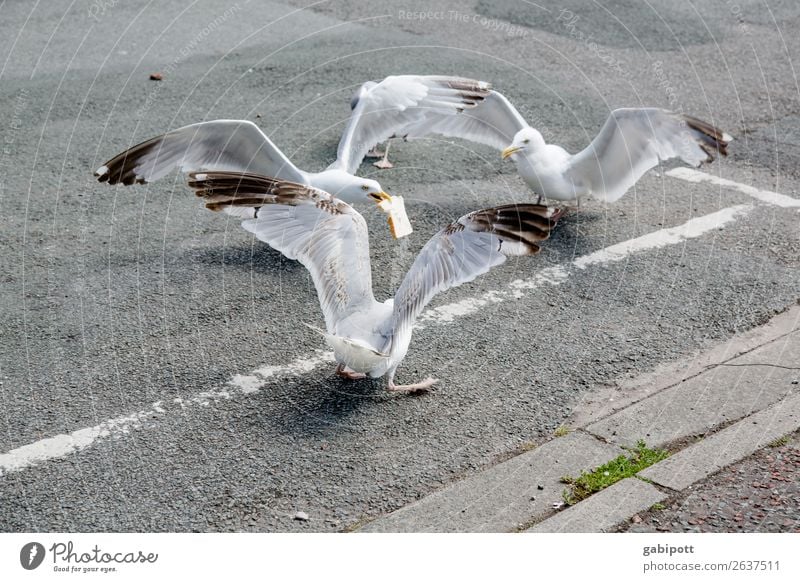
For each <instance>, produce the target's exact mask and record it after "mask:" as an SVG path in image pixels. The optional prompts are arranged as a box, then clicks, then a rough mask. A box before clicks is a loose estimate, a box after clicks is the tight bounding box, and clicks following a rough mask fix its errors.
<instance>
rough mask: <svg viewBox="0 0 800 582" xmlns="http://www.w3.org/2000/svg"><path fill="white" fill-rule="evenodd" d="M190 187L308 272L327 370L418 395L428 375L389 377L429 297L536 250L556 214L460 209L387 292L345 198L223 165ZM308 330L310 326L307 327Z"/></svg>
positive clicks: (540, 209)
mask: <svg viewBox="0 0 800 582" xmlns="http://www.w3.org/2000/svg"><path fill="white" fill-rule="evenodd" d="M189 186H190V187H191V188H193V189H195V191H196V193H197V195H198V196H201V197H203V198H204V199H205V202H206V206H207V207H208V208H210V209H211V210H217V211H223V212H227V213H230V214H233V215H235V216H238V217H240V218H243V219H244V221H243V222H242V226H243V227H244V228H245V229H247V230H248V231H250V232H252V233H253V234H254V235H255V236H256V238H258V239H259V240H262V241H264V242H266V243H267V244H269V245H270V246H271V247H272V248H274V249H276V250H278V251H280V252H281V253H283V254H284V255H285V256H286V257H288V258H289V259H294V260H297V261H299V262H300V263H301V264H302V265H303V266H305V267H306V269H308V271H309V273H310V274H311V278H312V280H313V282H314V286H315V287H316V290H317V296H318V298H319V303H320V306H321V308H322V314H323V316H324V318H325V330H317V331H319V332H320V333H321V334H322V335H323V336H324V338H325V341H326V342H327V344H328V345H329V346H330V347H331V348H332V349H333V352H334V355H335V359H336V362H337V368H336V373H337V374H338V375H340V376H342V377H344V378H348V379H351V380H355V379H359V378H364V377H367V376H368V377H370V378H380V377H382V376H384V375H388V389H389V390H390V391H392V392H406V393H411V392H421V391H426V390H429V389H430V388H431V386H433V385H434V384H435V383H436V382H437V380H435V379H433V378H426V379H424V380H422V381H420V382H416V383H413V384H407V385H398V384H395V383H394V377H395V372H396V370H397V367H398V366H399V365H400V363H401V362H402V361H403V358H405V356H406V352H408V348H409V345H410V343H411V332H412V326H413V324H414V321H415V320H416V318H417V316H418V315H419V314H420V313H421V312H422V310H423V309H424V308H425V306H426V305H427V304H428V302H430V301H431V299H432V298H433V297H434V296H435V295H436V294H437V293H441V292H443V291H446V290H447V289H450V288H451V287H455V286H457V285H461V284H462V283H467V282H469V281H472V280H473V279H475V278H476V277H478V276H479V275H481V274H483V273H486V272H488V271H489V270H490V269H491V268H492V267H495V266H497V265H500V264H502V263H504V262H505V260H506V257H509V256H521V255H531V254H535V253H537V252H539V243H540V242H541V241H543V240H545V239H547V238H548V237H549V236H550V231H551V229H552V228H553V226H554V225H555V224H556V222H557V220H558V219H559V218H560V216H561V213H560V212H557V211H556V212H554V211H553V210H552V209H549V208H547V207H546V206H541V205H537V204H509V205H506V206H498V207H495V208H487V209H485V210H478V211H476V212H471V213H469V214H467V215H465V216H462V217H461V218H459V219H458V220H456V221H455V222H453V223H452V224H450V225H448V226H446V227H445V228H443V229H442V230H440V231H439V232H438V233H437V234H436V235H435V236H434V237H433V238H431V239H430V240H429V241H428V243H427V244H426V245H425V246H424V247H423V248H422V250H421V251H420V253H419V255H418V256H417V258H416V260H415V261H414V263H413V264H412V266H411V268H410V269H409V271H408V273H407V274H406V276H405V278H404V279H403V281H402V283H401V284H400V287H399V289H398V290H397V292H396V293H395V295H394V297H393V298H391V299H388V300H386V301H384V302H382V303H381V302H378V301H377V300H376V299H375V297H374V296H373V290H372V269H371V265H370V256H369V237H368V233H367V225H366V222H365V221H364V218H363V217H362V216H361V215H360V214H359V213H358V212H356V210H355V209H353V207H352V206H350V205H349V204H347V203H346V202H344V201H342V200H339V199H338V198H336V197H334V196H332V195H331V194H330V193H328V192H325V191H323V190H320V189H318V188H314V187H311V186H308V185H305V184H299V183H293V182H289V181H286V180H278V179H275V178H271V177H267V176H263V175H258V174H254V173H249V172H248V173H241V172H229V171H213V172H211V171H209V172H193V173H190V175H189ZM314 329H316V328H314Z"/></svg>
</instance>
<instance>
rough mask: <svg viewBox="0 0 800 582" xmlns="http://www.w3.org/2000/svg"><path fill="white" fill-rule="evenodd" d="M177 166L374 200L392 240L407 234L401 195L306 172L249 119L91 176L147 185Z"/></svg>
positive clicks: (158, 140) (176, 139)
mask: <svg viewBox="0 0 800 582" xmlns="http://www.w3.org/2000/svg"><path fill="white" fill-rule="evenodd" d="M175 168H179V169H180V170H181V171H182V172H184V173H190V172H202V171H226V172H239V173H242V172H253V173H257V174H261V175H265V176H270V177H274V178H278V179H281V180H288V181H290V182H296V183H298V184H305V185H307V186H311V187H314V188H320V189H322V190H325V191H327V192H334V193H336V195H337V196H339V197H340V198H341V199H343V200H347V201H350V202H362V201H368V200H372V201H374V202H377V203H378V207H379V208H380V209H381V210H383V211H384V212H385V213H386V214H388V215H389V228H390V229H391V231H392V234H393V235H394V236H395V238H400V237H402V236H405V235H407V234H409V233H411V223H410V222H409V220H408V216H407V215H406V211H405V205H404V203H403V199H402V197H400V196H391V195H389V194H387V193H386V192H384V190H383V188H382V187H381V185H380V184H379V183H378V182H376V181H375V180H369V179H367V178H359V177H358V176H353V175H352V173H348V172H347V171H344V170H340V169H337V168H331V169H328V170H325V171H322V172H316V173H312V172H305V171H303V170H301V169H300V168H298V167H297V166H295V165H294V164H293V163H292V162H291V161H290V160H289V158H287V157H286V156H285V155H284V154H283V152H282V151H281V150H280V149H278V147H277V146H276V145H275V144H274V143H272V141H271V140H270V139H269V138H268V137H267V136H266V135H265V134H264V133H263V132H262V131H261V130H260V129H259V128H258V126H257V125H256V124H254V123H252V122H250V121H244V120H234V119H218V120H216V121H206V122H203V123H195V124H193V125H187V126H185V127H181V128H179V129H176V130H173V131H170V132H168V133H165V134H163V135H159V136H156V137H154V138H152V139H149V140H147V141H145V142H142V143H140V144H139V145H136V146H133V147H132V148H130V149H128V150H126V151H124V152H122V153H121V154H118V155H116V156H114V157H113V158H112V159H110V160H109V161H107V162H106V163H105V164H103V165H102V166H101V167H100V168H98V169H97V171H96V172H95V176H96V177H97V179H98V180H99V181H100V182H108V183H109V184H120V183H121V184H125V185H130V184H145V183H148V182H153V181H155V180H158V179H159V178H162V177H164V176H165V175H167V174H168V173H169V172H170V171H172V170H173V169H175Z"/></svg>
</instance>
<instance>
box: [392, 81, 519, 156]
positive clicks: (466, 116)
mask: <svg viewBox="0 0 800 582" xmlns="http://www.w3.org/2000/svg"><path fill="white" fill-rule="evenodd" d="M525 127H528V123H527V122H526V121H525V119H523V117H522V115H520V114H519V111H517V110H516V108H515V107H514V106H513V105H511V103H510V102H509V100H508V99H506V97H505V96H504V95H503V94H501V93H498V92H497V91H490V92H489V95H487V97H486V98H485V99H484V100H483V101H482V102H481V103H479V104H478V105H476V106H475V107H474V108H472V109H467V110H465V111H464V112H463V113H462V114H460V115H449V116H437V117H436V118H434V119H427V120H424V121H423V122H421V123H417V124H414V125H412V126H410V127H407V128H405V129H404V130H403V132H402V133H403V135H408V137H409V138H414V137H425V136H427V135H431V134H438V135H443V136H446V137H457V138H461V139H466V140H468V141H473V142H477V143H482V144H484V145H488V146H491V147H493V148H495V149H498V150H503V149H505V148H507V147H508V146H509V144H510V143H511V142H512V140H513V139H514V136H515V135H516V133H517V132H518V131H519V130H520V129H523V128H525Z"/></svg>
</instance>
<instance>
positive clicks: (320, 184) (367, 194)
mask: <svg viewBox="0 0 800 582" xmlns="http://www.w3.org/2000/svg"><path fill="white" fill-rule="evenodd" d="M313 185H314V186H315V187H316V188H321V189H322V190H325V191H326V192H328V193H329V194H331V195H333V196H335V197H336V198H339V199H340V200H344V201H345V202H348V203H353V202H365V201H370V202H373V203H375V204H377V206H378V208H379V209H380V210H381V211H383V212H384V213H385V214H386V215H387V216H388V217H389V228H390V229H391V231H392V235H393V236H394V237H395V238H402V237H404V236H406V235H408V234H411V230H412V229H411V222H410V221H409V219H408V215H407V214H406V210H405V203H404V202H403V197H402V196H392V195H391V194H389V193H388V192H385V191H384V190H383V187H382V186H381V185H380V184H379V183H378V182H377V181H376V180H370V179H369V178H361V177H359V176H353V175H352V174H349V173H347V172H345V171H344V170H326V171H324V172H320V173H319V174H316V175H315V179H314V181H313Z"/></svg>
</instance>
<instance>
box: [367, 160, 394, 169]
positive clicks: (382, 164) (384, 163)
mask: <svg viewBox="0 0 800 582" xmlns="http://www.w3.org/2000/svg"><path fill="white" fill-rule="evenodd" d="M372 165H373V166H375V167H376V168H379V169H381V170H390V169H391V168H394V164H393V163H392V162H390V161H389V160H387V159H386V158H383V159H380V160H378V161H377V162H373V163H372Z"/></svg>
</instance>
